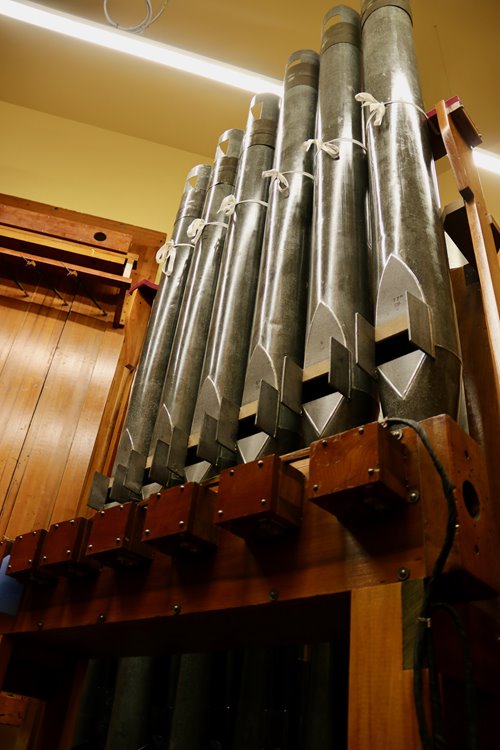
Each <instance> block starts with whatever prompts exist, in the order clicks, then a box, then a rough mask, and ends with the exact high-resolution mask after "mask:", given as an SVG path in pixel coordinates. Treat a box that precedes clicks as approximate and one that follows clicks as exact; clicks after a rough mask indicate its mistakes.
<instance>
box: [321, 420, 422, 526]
mask: <svg viewBox="0 0 500 750" xmlns="http://www.w3.org/2000/svg"><path fill="white" fill-rule="evenodd" d="M406 457H407V451H406V448H405V447H404V445H402V444H401V443H400V442H399V441H398V440H397V439H396V438H395V437H394V436H393V435H391V433H390V432H389V430H388V429H384V428H383V427H382V426H381V425H380V424H379V423H378V422H371V423H370V424H368V425H366V426H364V427H356V428H355V429H353V430H348V431H347V432H342V433H340V434H339V435H335V436H334V437H330V438H325V439H323V440H319V441H317V442H315V443H312V445H311V460H310V465H309V487H308V498H309V500H311V501H312V502H314V503H316V504H317V505H319V506H320V507H322V508H324V509H325V510H327V511H328V512H329V513H332V514H333V515H334V516H336V517H337V518H338V519H339V521H340V522H341V523H344V524H346V525H353V524H354V525H355V524H359V523H366V522H369V521H372V520H374V519H376V518H377V517H379V516H380V513H381V512H383V511H386V510H388V509H389V508H393V507H395V506H398V505H401V504H402V503H405V502H406V499H407V494H408V488H407V479H406V464H405V462H406Z"/></svg>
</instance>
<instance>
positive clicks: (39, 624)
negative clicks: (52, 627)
mask: <svg viewBox="0 0 500 750" xmlns="http://www.w3.org/2000/svg"><path fill="white" fill-rule="evenodd" d="M36 626H37V628H38V629H39V630H41V629H42V628H43V622H37V624H36Z"/></svg>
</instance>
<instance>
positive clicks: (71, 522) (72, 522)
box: [70, 518, 75, 526]
mask: <svg viewBox="0 0 500 750" xmlns="http://www.w3.org/2000/svg"><path fill="white" fill-rule="evenodd" d="M74 523H75V519H74V518H72V519H71V521H70V524H71V525H72V526H73V524H74Z"/></svg>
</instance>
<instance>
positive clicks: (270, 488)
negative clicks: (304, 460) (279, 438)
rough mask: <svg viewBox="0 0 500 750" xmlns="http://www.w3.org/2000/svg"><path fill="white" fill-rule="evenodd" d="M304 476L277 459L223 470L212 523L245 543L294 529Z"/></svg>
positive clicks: (268, 458) (300, 502) (297, 523)
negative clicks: (244, 540)
mask: <svg viewBox="0 0 500 750" xmlns="http://www.w3.org/2000/svg"><path fill="white" fill-rule="evenodd" d="M303 495H304V476H303V475H302V474H301V473H300V472H299V471H297V469H295V468H294V467H293V466H290V464H287V463H284V462H283V461H281V459H280V458H279V457H278V456H266V457H265V458H263V459H259V460H258V461H252V462H251V463H248V464H241V465H240V466H236V467H234V468H233V469H226V470H225V471H223V472H222V473H221V475H220V480H219V492H218V494H217V512H216V516H215V523H216V524H217V525H218V526H221V527H222V528H224V529H226V530H228V531H230V532H231V533H233V534H236V535H237V536H241V537H243V538H244V539H246V540H247V541H259V540H265V539H270V538H273V537H276V536H279V535H281V534H283V532H286V531H290V530H292V529H297V528H298V527H299V526H300V522H301V518H302V504H303Z"/></svg>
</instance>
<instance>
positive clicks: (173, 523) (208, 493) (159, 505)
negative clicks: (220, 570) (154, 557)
mask: <svg viewBox="0 0 500 750" xmlns="http://www.w3.org/2000/svg"><path fill="white" fill-rule="evenodd" d="M215 500H216V493H215V492H213V491H212V490H211V489H209V487H206V486H204V485H200V484H198V483H196V482H189V483H187V484H181V485H180V486H178V487H171V488H170V489H168V490H165V491H164V492H159V493H158V494H157V495H152V496H151V497H149V498H148V499H147V500H146V501H145V502H144V503H142V505H143V507H144V510H145V520H144V530H143V532H142V537H141V541H142V542H145V543H146V544H149V545H151V546H152V547H154V548H155V549H157V550H159V551H160V552H163V553H164V554H167V555H177V554H183V553H185V554H194V555H197V554H204V553H209V552H214V551H215V550H216V548H217V536H218V529H217V528H216V527H215V526H214V523H213V517H214V509H215Z"/></svg>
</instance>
